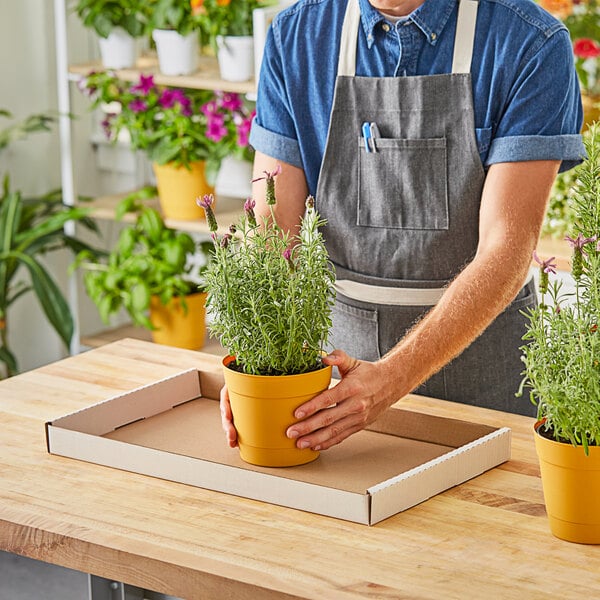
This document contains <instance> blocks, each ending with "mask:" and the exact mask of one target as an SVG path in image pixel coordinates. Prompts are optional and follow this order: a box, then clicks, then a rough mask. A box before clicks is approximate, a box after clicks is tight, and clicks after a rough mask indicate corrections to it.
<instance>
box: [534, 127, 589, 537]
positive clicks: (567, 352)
mask: <svg viewBox="0 0 600 600" xmlns="http://www.w3.org/2000/svg"><path fill="white" fill-rule="evenodd" d="M584 142H585V146H586V150H587V154H588V157H587V159H586V160H584V162H583V163H582V165H581V166H580V167H579V169H578V173H577V181H576V183H575V188H574V191H573V208H574V213H573V214H574V228H575V234H574V235H573V236H567V238H566V240H567V241H568V242H569V244H570V245H571V247H572V249H573V261H572V277H573V280H574V285H575V292H574V294H573V295H569V294H564V293H562V291H561V283H560V282H559V283H557V282H552V283H550V282H549V280H548V279H549V277H548V275H549V274H550V273H555V268H556V267H555V265H554V264H553V262H552V260H553V259H552V258H551V259H548V260H545V261H542V260H540V259H539V258H538V257H537V256H536V255H534V258H535V259H536V260H537V261H538V263H539V264H540V292H541V294H542V302H541V303H540V305H539V306H538V307H537V308H535V309H532V310H531V311H530V312H529V313H528V317H529V324H528V331H527V333H526V335H525V337H524V339H525V340H526V341H527V342H528V343H527V344H526V345H525V346H523V348H522V351H523V362H524V363H525V371H524V376H525V378H524V380H523V384H522V388H523V387H527V388H529V390H530V397H531V400H532V401H533V402H534V403H536V404H537V406H538V422H537V423H536V425H535V444H536V449H537V452H538V457H539V460H540V467H541V474H542V483H543V488H544V498H545V502H546V508H547V512H548V517H549V520H550V527H551V530H552V532H553V533H554V535H556V536H557V537H560V538H562V539H566V540H569V541H575V542H583V543H596V544H597V543H600V513H599V512H598V496H599V495H600V331H599V326H600V241H599V240H600V124H595V125H593V126H592V127H591V128H590V130H589V135H587V136H586V137H585V138H584ZM570 296H571V297H570Z"/></svg>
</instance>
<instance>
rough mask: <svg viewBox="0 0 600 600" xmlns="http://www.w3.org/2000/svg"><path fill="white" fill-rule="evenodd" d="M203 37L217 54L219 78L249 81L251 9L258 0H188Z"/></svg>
mask: <svg viewBox="0 0 600 600" xmlns="http://www.w3.org/2000/svg"><path fill="white" fill-rule="evenodd" d="M191 5H192V12H193V14H194V15H197V17H198V20H199V23H200V28H201V31H202V36H203V40H204V41H205V42H206V43H209V44H210V45H211V47H212V48H213V50H214V51H215V53H216V55H217V60H218V63H219V70H220V73H221V78H222V79H225V80H226V81H248V80H249V79H252V77H253V76H254V38H253V21H252V17H253V15H252V11H253V10H254V9H255V8H259V7H260V6H264V5H265V3H264V2H262V1H261V0H191Z"/></svg>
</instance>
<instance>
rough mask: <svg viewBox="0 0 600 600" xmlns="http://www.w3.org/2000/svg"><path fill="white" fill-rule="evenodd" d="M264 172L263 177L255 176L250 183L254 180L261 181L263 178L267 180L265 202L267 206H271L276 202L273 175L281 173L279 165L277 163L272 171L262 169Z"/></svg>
mask: <svg viewBox="0 0 600 600" xmlns="http://www.w3.org/2000/svg"><path fill="white" fill-rule="evenodd" d="M263 173H264V174H265V176H264V177H257V178H256V179H253V180H252V183H254V182H255V181H262V180H263V179H265V180H266V182H267V191H266V202H267V204H268V205H269V206H273V205H274V204H275V202H276V199H275V177H277V175H279V174H280V173H281V165H280V164H278V165H277V166H276V167H275V169H274V170H273V171H263Z"/></svg>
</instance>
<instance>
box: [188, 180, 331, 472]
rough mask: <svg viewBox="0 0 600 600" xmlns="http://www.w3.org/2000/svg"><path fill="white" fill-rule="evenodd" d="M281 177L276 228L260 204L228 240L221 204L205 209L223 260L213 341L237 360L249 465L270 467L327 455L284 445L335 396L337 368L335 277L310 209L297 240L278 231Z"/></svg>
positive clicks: (233, 378) (242, 437) (229, 377)
mask: <svg viewBox="0 0 600 600" xmlns="http://www.w3.org/2000/svg"><path fill="white" fill-rule="evenodd" d="M276 175H277V171H276V172H274V173H266V185H267V201H268V203H269V205H270V207H271V216H270V218H267V219H263V220H262V222H257V219H256V217H255V214H254V202H253V201H252V200H251V199H248V200H247V201H246V204H245V207H244V215H242V216H241V217H240V220H239V222H238V223H237V224H236V225H234V226H232V228H231V229H230V233H226V234H224V235H219V234H218V233H217V222H216V220H215V216H214V214H213V211H212V197H211V196H205V197H204V198H203V199H202V200H200V204H201V205H202V207H203V208H204V209H205V211H206V214H207V221H208V224H209V229H210V230H211V232H212V239H213V242H214V257H213V260H212V261H211V263H210V264H209V267H208V269H207V271H206V273H205V282H206V290H207V292H208V297H207V308H208V311H209V314H210V317H211V320H210V322H209V331H210V333H211V335H214V336H217V337H219V339H220V341H221V344H222V345H223V346H224V347H225V348H226V349H227V350H228V352H229V356H227V357H226V358H225V359H224V361H223V366H224V374H225V382H226V384H227V388H228V390H229V398H230V401H231V409H232V413H233V419H234V423H235V426H236V429H237V431H238V442H239V447H240V456H241V458H242V459H243V460H245V461H246V462H249V463H252V464H257V465H263V466H291V465H297V464H303V463H306V462H310V461H312V460H314V459H315V458H317V456H318V452H315V451H314V450H311V449H302V450H301V449H298V448H296V446H295V442H294V440H290V439H288V438H287V437H286V436H285V431H286V429H287V427H288V426H289V425H291V424H292V423H293V422H295V421H296V419H295V418H294V410H295V409H296V408H297V407H298V406H299V405H300V404H302V403H303V402H304V401H306V400H308V399H310V398H312V397H313V396H315V395H316V394H318V393H319V392H321V391H323V390H324V389H326V388H327V387H328V385H329V382H330V379H331V367H325V366H324V365H323V364H322V362H321V356H322V353H323V350H324V348H325V346H326V343H327V338H328V335H329V329H330V326H331V317H330V314H331V308H332V304H333V301H334V288H333V282H334V273H333V268H332V265H331V263H330V262H329V259H328V254H327V251H326V249H325V245H324V242H323V237H322V235H321V233H320V231H319V227H320V226H321V225H322V224H323V221H322V220H320V219H319V216H318V214H317V213H316V211H315V209H314V203H313V200H312V198H309V199H308V200H307V205H306V213H305V216H304V219H303V221H302V226H301V228H300V232H299V234H298V235H297V236H296V237H291V236H290V235H289V234H286V233H284V232H283V231H282V230H281V229H280V228H279V227H278V226H277V224H276V223H275V219H274V216H273V206H274V205H275V202H276V200H275V187H274V186H275V177H276Z"/></svg>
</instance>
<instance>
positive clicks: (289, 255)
mask: <svg viewBox="0 0 600 600" xmlns="http://www.w3.org/2000/svg"><path fill="white" fill-rule="evenodd" d="M283 258H285V260H290V259H291V258H292V250H291V248H286V249H285V250H284V251H283Z"/></svg>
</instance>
